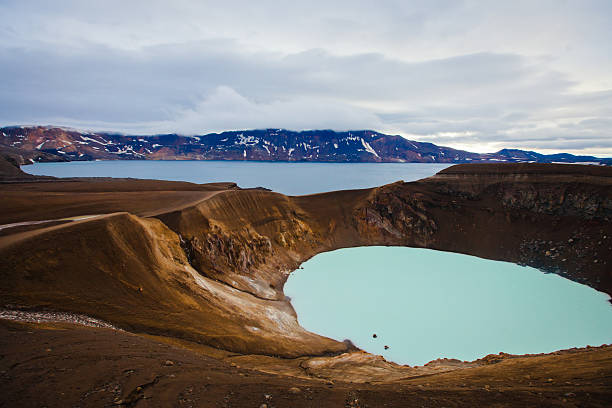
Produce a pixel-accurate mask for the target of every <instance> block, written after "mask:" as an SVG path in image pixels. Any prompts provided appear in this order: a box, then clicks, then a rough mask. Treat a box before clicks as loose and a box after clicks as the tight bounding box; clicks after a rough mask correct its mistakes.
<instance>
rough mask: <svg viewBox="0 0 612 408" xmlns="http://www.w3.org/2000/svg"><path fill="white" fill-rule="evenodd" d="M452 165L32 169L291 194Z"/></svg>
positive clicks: (413, 176) (372, 183)
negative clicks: (233, 185) (230, 184)
mask: <svg viewBox="0 0 612 408" xmlns="http://www.w3.org/2000/svg"><path fill="white" fill-rule="evenodd" d="M448 166H449V165H447V164H421V163H284V162H247V161H244V162H242V161H192V160H185V161H148V160H147V161H145V160H134V161H129V160H125V161H93V162H69V163H35V164H32V165H28V166H23V167H22V169H23V171H25V172H28V173H30V174H37V175H46V176H56V177H134V178H144V179H157V180H177V181H190V182H193V183H212V182H218V181H233V182H236V183H238V185H239V186H240V187H260V186H261V187H266V188H269V189H272V190H274V191H277V192H279V193H283V194H288V195H303V194H313V193H321V192H324V191H333V190H347V189H354V188H368V187H376V186H380V185H383V184H388V183H393V182H395V181H398V180H404V181H414V180H418V179H422V178H425V177H429V176H432V175H434V174H435V173H437V172H438V171H440V170H442V169H445V168H446V167H448Z"/></svg>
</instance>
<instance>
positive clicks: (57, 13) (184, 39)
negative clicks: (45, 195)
mask: <svg viewBox="0 0 612 408" xmlns="http://www.w3.org/2000/svg"><path fill="white" fill-rule="evenodd" d="M26 3H27V4H26ZM124 3H127V5H126V4H124ZM217 3H218V2H215V3H214V4H206V2H187V1H177V2H176V4H175V5H174V6H172V7H170V6H168V4H169V3H167V2H161V1H159V2H158V1H148V2H142V3H140V2H114V1H105V2H93V1H92V2H81V1H57V2H35V1H30V2H17V1H5V2H3V3H2V4H0V13H2V15H3V16H5V18H4V22H5V24H4V25H3V26H2V27H1V28H0V77H1V78H3V82H4V84H3V86H2V87H1V88H0V104H1V106H2V110H1V111H0V122H1V123H3V124H61V125H67V126H74V127H80V128H88V129H95V130H118V131H126V132H136V133H154V132H179V133H186V134H202V133H206V132H209V131H218V130H227V129H240V128H262V127H285V128H291V129H314V128H332V129H337V130H345V129H358V128H371V129H375V130H379V131H384V132H392V133H398V134H402V135H404V136H406V137H410V138H414V139H419V140H427V141H431V142H434V143H438V144H444V145H450V146H453V147H458V148H466V149H469V150H474V151H493V150H496V149H499V148H502V147H510V148H513V147H518V148H524V149H534V150H538V151H542V152H553V151H571V152H575V153H593V154H599V155H611V156H612V74H611V73H612V46H611V45H610V42H609V40H606V38H607V39H609V38H612V28H611V25H610V24H609V19H610V17H612V6H611V5H610V3H609V2H607V1H580V2H578V1H566V2H563V1H551V2H547V1H541V2H537V5H533V4H531V3H533V2H511V5H506V4H505V2H503V3H502V2H500V4H498V5H495V6H492V5H491V2H473V1H463V2H461V1H426V2H425V1H423V2H403V1H384V2H375V3H372V2H347V3H345V4H342V2H339V3H335V5H334V6H329V5H325V3H323V2H321V3H318V2H309V3H308V4H302V5H285V6H283V7H279V6H278V3H272V2H267V1H262V2H257V3H255V2H234V3H233V4H231V5H227V6H224V7H223V6H219V5H218V4H217ZM408 4H409V5H408Z"/></svg>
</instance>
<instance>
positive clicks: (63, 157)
mask: <svg viewBox="0 0 612 408" xmlns="http://www.w3.org/2000/svg"><path fill="white" fill-rule="evenodd" d="M0 153H1V154H2V155H3V156H4V157H7V158H10V159H11V160H13V161H16V162H19V163H20V164H26V163H31V162H35V161H47V162H48V161H88V160H258V161H296V162H338V163H364V162H368V163H372V162H374V163H394V162H399V163H487V162H488V163H499V162H508V163H525V162H535V163H584V164H598V165H612V159H611V158H598V157H594V156H575V155H572V154H568V153H558V154H550V155H545V154H540V153H536V152H532V151H525V150H519V149H502V150H500V151H498V152H495V153H472V152H468V151H465V150H457V149H453V148H450V147H444V146H438V145H435V144H433V143H424V142H417V141H413V140H408V139H405V138H403V137H401V136H397V135H386V134H383V133H379V132H374V131H371V130H356V131H346V132H336V131H332V130H306V131H300V132H296V131H291V130H285V129H257V130H241V131H228V132H222V133H210V134H206V135H201V136H180V135H177V134H162V135H151V136H130V135H123V134H118V133H106V132H83V131H79V130H75V129H69V128H63V127H53V126H10V127H3V128H0Z"/></svg>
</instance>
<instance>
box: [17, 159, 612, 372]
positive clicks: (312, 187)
mask: <svg viewBox="0 0 612 408" xmlns="http://www.w3.org/2000/svg"><path fill="white" fill-rule="evenodd" d="M446 167H448V166H447V165H444V164H420V163H410V164H405V163H397V164H395V163H394V164H378V163H355V164H352V163H351V164H348V163H278V162H277V163H271V162H238V161H98V162H70V163H37V164H33V165H29V166H23V170H24V171H26V172H28V173H31V174H39V175H50V176H57V177H76V176H80V177H134V178H148V179H163V180H181V181H191V182H195V183H208V182H217V181H234V182H237V183H238V185H240V186H241V187H257V186H263V187H267V188H270V189H272V190H274V191H278V192H281V193H285V194H289V195H300V194H312V193H318V192H323V191H331V190H340V189H354V188H366V187H374V186H379V185H382V184H387V183H392V182H394V181H397V180H405V181H411V180H418V179H421V178H425V177H428V176H431V175H433V174H435V173H436V172H438V171H440V170H442V169H444V168H446ZM303 267H304V269H303V270H302V269H300V270H297V271H295V272H294V273H292V274H291V275H290V277H289V280H288V282H287V284H286V286H285V293H286V294H287V295H288V296H290V297H291V298H292V304H293V305H294V307H295V309H296V311H297V313H298V318H299V321H300V323H301V324H302V326H304V327H305V328H306V329H308V330H310V331H313V332H315V333H319V334H322V335H325V336H328V337H332V338H335V339H338V340H343V339H346V338H348V339H350V340H351V341H353V342H354V343H355V344H356V345H357V346H358V347H360V348H363V349H364V350H367V351H369V352H372V353H375V354H381V355H383V356H385V357H386V358H387V359H389V360H391V361H395V362H397V363H403V364H410V365H420V364H424V363H426V362H428V361H430V360H433V359H436V358H439V357H448V358H458V359H461V360H473V359H476V358H479V357H483V356H485V355H486V354H490V353H498V352H500V351H503V352H507V353H513V354H524V353H542V352H551V351H554V350H559V349H563V348H569V347H581V346H586V345H587V344H590V345H600V344H603V343H612V306H611V305H610V304H609V303H608V302H607V299H608V296H607V295H606V294H603V293H600V292H597V291H595V290H594V289H591V288H589V287H587V286H584V285H580V284H577V283H575V282H572V281H569V280H567V279H564V278H561V277H559V276H557V275H547V274H543V273H541V272H540V271H537V270H535V269H533V268H528V267H521V266H518V265H515V264H511V263H506V262H496V261H490V260H484V259H480V258H476V257H472V256H467V255H460V254H453V253H446V252H439V251H432V250H426V249H416V248H387V247H363V248H351V249H342V250H338V251H333V252H328V253H323V254H319V255H317V256H315V257H314V258H312V259H310V260H309V261H308V262H305V263H304V264H303ZM374 333H376V334H377V336H378V338H377V339H373V338H372V334H374ZM384 345H388V346H389V349H388V350H384Z"/></svg>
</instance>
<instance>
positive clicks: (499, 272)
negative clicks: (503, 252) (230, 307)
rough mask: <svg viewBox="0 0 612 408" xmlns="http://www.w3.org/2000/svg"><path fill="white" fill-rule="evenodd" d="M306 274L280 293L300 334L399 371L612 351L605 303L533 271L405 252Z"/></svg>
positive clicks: (351, 252) (354, 258)
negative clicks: (587, 349)
mask: <svg viewBox="0 0 612 408" xmlns="http://www.w3.org/2000/svg"><path fill="white" fill-rule="evenodd" d="M302 267H303V268H304V269H298V270H297V271H295V272H293V273H292V274H291V275H290V276H289V279H288V281H287V283H286V285H285V294H286V295H287V296H289V297H291V303H292V304H293V306H294V308H295V310H296V312H297V315H298V319H299V322H300V324H301V325H302V327H304V328H306V329H307V330H309V331H312V332H315V333H318V334H322V335H324V336H327V337H331V338H334V339H337V340H344V339H350V340H351V341H352V342H353V343H354V344H355V345H356V346H357V347H359V348H362V349H364V350H366V351H368V352H371V353H374V354H380V355H383V356H384V357H385V358H386V359H387V360H390V361H394V362H396V363H400V364H410V365H422V364H424V363H427V362H429V361H431V360H434V359H436V358H442V357H447V358H457V359H460V360H474V359H477V358H480V357H484V356H485V355H487V354H491V353H499V352H500V351H503V352H505V353H511V354H525V353H547V352H552V351H555V350H560V349H565V348H571V347H584V346H586V345H593V346H595V345H601V344H605V343H611V342H612V305H610V303H609V302H608V299H609V296H608V295H606V294H605V293H601V292H598V291H596V290H594V289H592V288H590V287H588V286H585V285H581V284H578V283H575V282H572V281H570V280H567V279H565V278H562V277H560V276H558V275H553V274H544V273H542V272H540V271H538V270H536V269H534V268H530V267H522V266H518V265H515V264H512V263H508V262H499V261H491V260H486V259H481V258H477V257H474V256H468V255H462V254H454V253H450V252H441V251H434V250H429V249H419V248H402V247H360V248H348V249H340V250H336V251H332V252H327V253H322V254H319V255H317V256H315V257H313V258H311V259H310V260H308V261H307V262H305V263H303V264H302ZM373 334H376V335H377V338H376V339H375V338H373V337H372V335H373ZM385 345H388V346H389V349H388V350H385V349H384V346H385Z"/></svg>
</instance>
